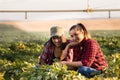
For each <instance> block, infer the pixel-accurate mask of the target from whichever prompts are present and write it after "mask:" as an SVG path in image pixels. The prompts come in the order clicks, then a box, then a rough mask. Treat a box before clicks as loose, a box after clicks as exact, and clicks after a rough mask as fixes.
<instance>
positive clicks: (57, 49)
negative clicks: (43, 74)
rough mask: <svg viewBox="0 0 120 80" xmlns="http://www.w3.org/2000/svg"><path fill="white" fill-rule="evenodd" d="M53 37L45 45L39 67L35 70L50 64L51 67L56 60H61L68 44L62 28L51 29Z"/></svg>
mask: <svg viewBox="0 0 120 80" xmlns="http://www.w3.org/2000/svg"><path fill="white" fill-rule="evenodd" d="M50 34H51V37H50V39H49V40H48V41H47V42H46V43H45V45H44V48H43V51H42V53H41V54H40V56H39V60H38V65H36V67H35V68H37V67H39V66H41V65H43V64H48V65H51V64H52V63H53V62H54V59H55V58H58V59H60V56H61V54H62V51H63V50H64V48H65V46H66V45H67V44H68V42H69V41H68V40H67V39H66V38H65V37H64V31H63V29H62V27H58V26H54V27H51V29H50Z"/></svg>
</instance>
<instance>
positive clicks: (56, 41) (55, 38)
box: [52, 36, 62, 47]
mask: <svg viewBox="0 0 120 80" xmlns="http://www.w3.org/2000/svg"><path fill="white" fill-rule="evenodd" d="M52 42H53V44H54V45H55V46H56V47H60V46H61V43H62V41H61V37H60V36H53V37H52Z"/></svg>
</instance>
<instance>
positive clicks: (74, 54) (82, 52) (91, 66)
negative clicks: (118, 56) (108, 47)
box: [59, 23, 108, 78]
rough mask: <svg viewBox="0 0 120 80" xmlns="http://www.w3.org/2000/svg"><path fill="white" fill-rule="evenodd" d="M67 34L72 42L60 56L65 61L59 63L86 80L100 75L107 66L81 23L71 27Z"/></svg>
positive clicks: (97, 47)
mask: <svg viewBox="0 0 120 80" xmlns="http://www.w3.org/2000/svg"><path fill="white" fill-rule="evenodd" d="M69 34H70V36H71V39H72V40H73V41H72V42H71V43H70V44H68V45H67V46H66V49H65V51H64V53H63V54H62V56H64V57H65V58H66V59H67V61H61V62H59V63H60V64H66V65H67V66H69V67H73V68H74V69H76V70H77V71H78V72H79V73H81V74H82V75H84V76H86V77H88V78H91V77H93V76H95V75H97V74H101V73H102V71H103V70H104V69H105V68H107V67H108V64H107V61H106V59H105V56H104V54H103V52H102V51H101V48H100V46H99V44H98V43H97V41H95V40H94V39H92V38H91V37H90V34H89V33H88V31H87V29H86V28H85V26H84V25H83V24H82V23H78V24H77V25H73V26H72V27H71V28H70V30H69ZM72 50H73V51H72Z"/></svg>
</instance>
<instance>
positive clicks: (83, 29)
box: [69, 23, 91, 39]
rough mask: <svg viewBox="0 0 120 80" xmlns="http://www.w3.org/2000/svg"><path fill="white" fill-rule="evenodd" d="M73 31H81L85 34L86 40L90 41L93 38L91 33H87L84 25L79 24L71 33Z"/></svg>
mask: <svg viewBox="0 0 120 80" xmlns="http://www.w3.org/2000/svg"><path fill="white" fill-rule="evenodd" d="M72 29H76V30H80V31H83V32H84V37H85V39H89V38H91V36H90V33H89V32H88V31H87V29H86V28H85V26H84V25H83V24H82V23H78V24H76V25H73V26H72V27H71V28H70V29H69V31H71V30H72Z"/></svg>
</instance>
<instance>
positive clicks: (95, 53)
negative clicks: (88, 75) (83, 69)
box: [73, 39, 108, 70]
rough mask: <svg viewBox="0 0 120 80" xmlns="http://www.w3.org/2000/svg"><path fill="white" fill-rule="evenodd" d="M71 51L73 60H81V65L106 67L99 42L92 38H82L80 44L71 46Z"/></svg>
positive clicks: (99, 68)
mask: <svg viewBox="0 0 120 80" xmlns="http://www.w3.org/2000/svg"><path fill="white" fill-rule="evenodd" d="M73 52H74V54H73V61H81V62H82V64H83V66H88V67H91V68H94V69H97V70H102V68H103V67H108V64H107V61H106V59H105V56H104V55H103V53H102V51H101V48H100V46H99V44H98V43H97V42H96V41H95V40H93V39H86V40H83V41H82V42H81V43H80V44H78V45H76V46H74V47H73Z"/></svg>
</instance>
